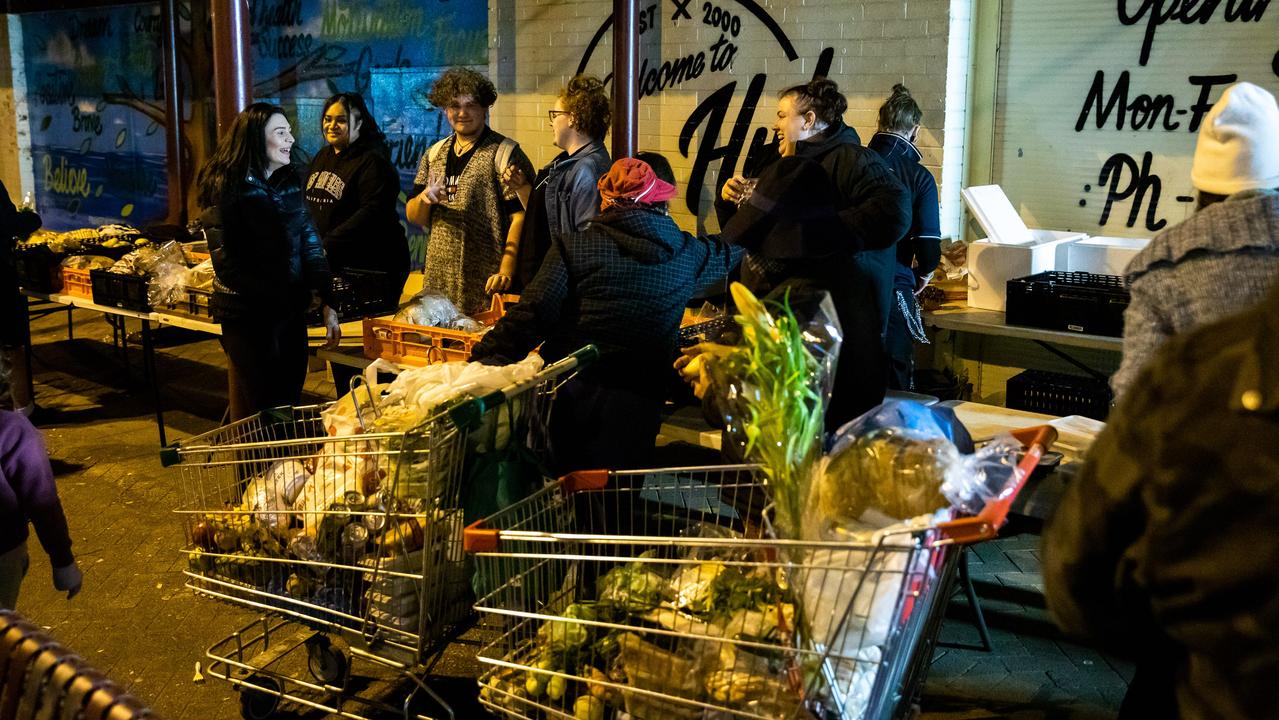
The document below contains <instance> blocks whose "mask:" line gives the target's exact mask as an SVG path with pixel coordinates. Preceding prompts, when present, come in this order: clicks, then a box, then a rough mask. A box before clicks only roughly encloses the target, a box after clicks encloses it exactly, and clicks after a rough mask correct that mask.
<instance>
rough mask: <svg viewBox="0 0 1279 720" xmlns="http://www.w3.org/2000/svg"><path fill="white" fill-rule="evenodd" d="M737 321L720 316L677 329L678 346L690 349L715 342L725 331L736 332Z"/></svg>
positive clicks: (729, 317)
mask: <svg viewBox="0 0 1279 720" xmlns="http://www.w3.org/2000/svg"><path fill="white" fill-rule="evenodd" d="M736 329H737V321H736V320H734V319H733V318H732V317H731V316H728V315H720V316H718V317H713V318H711V319H709V320H703V321H701V322H698V323H693V324H691V325H685V326H683V327H681V328H680V329H679V340H678V342H679V346H680V347H690V346H693V345H696V344H698V343H702V342H715V341H716V340H719V336H720V335H723V334H724V332H725V331H726V330H736Z"/></svg>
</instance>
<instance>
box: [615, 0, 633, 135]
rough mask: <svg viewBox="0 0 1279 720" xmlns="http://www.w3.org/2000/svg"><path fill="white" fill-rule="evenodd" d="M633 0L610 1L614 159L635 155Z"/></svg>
mask: <svg viewBox="0 0 1279 720" xmlns="http://www.w3.org/2000/svg"><path fill="white" fill-rule="evenodd" d="M637 20H638V17H637V15H636V0H613V159H617V158H624V157H631V156H633V155H634V154H635V143H636V136H637V135H638V134H639V122H638V120H639V94H638V91H637V89H636V88H637V85H636V82H635V75H636V74H637V73H638V72H639V29H638V22H637Z"/></svg>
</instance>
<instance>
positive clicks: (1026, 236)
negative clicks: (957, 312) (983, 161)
mask: <svg viewBox="0 0 1279 720" xmlns="http://www.w3.org/2000/svg"><path fill="white" fill-rule="evenodd" d="M960 195H961V196H962V197H963V199H964V204H965V205H966V206H967V207H968V210H969V211H970V212H972V214H973V217H975V218H976V219H977V222H978V224H980V225H981V227H982V230H984V231H985V232H986V238H985V239H984V240H978V241H977V242H975V243H972V244H971V245H969V246H968V306H969V307H974V308H981V309H983V310H998V311H1000V312H1003V311H1004V308H1005V299H1006V295H1007V292H1008V281H1009V280H1012V279H1013V278H1019V277H1025V276H1026V275H1034V274H1035V273H1041V272H1047V271H1049V270H1061V269H1065V268H1066V267H1067V266H1068V262H1069V253H1068V249H1069V246H1070V244H1071V243H1073V242H1075V241H1076V240H1080V239H1083V238H1086V237H1088V236H1087V234H1085V233H1080V232H1061V231H1056V230H1041V229H1038V228H1029V227H1026V223H1025V222H1023V221H1022V219H1021V216H1020V215H1018V214H1017V210H1016V209H1014V208H1013V205H1012V203H1011V202H1009V200H1008V196H1007V195H1005V194H1004V190H1003V188H1001V187H999V186H998V185H979V186H976V187H970V188H965V189H964V190H963V191H962V192H961V193H960Z"/></svg>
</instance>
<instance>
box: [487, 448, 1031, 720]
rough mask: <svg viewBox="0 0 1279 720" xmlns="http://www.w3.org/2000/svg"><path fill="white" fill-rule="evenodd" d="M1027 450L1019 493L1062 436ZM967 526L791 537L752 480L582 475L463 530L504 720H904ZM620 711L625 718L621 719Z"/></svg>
mask: <svg viewBox="0 0 1279 720" xmlns="http://www.w3.org/2000/svg"><path fill="white" fill-rule="evenodd" d="M1035 430H1036V432H1035V433H1033V434H1030V433H1028V434H1025V435H1024V436H1023V437H1021V439H1022V440H1023V442H1026V444H1027V447H1028V448H1029V450H1028V451H1027V453H1026V455H1025V458H1024V459H1023V461H1022V462H1021V463H1020V464H1019V466H1018V470H1017V473H1018V478H1017V480H1018V483H1017V486H1016V490H1019V489H1020V486H1021V483H1024V481H1025V478H1026V476H1027V475H1028V474H1029V472H1030V471H1031V470H1032V469H1033V468H1034V466H1035V464H1036V463H1037V462H1038V460H1039V456H1040V454H1042V452H1043V451H1044V449H1046V447H1047V445H1048V444H1049V443H1050V442H1051V439H1050V436H1051V434H1052V431H1051V429H1050V428H1049V429H1035ZM1015 492H1016V491H1015V490H1014V492H1013V493H1012V495H1009V496H1008V497H1005V498H1004V499H1001V500H998V501H992V502H990V503H987V505H986V507H985V508H984V509H983V510H982V512H981V513H979V514H978V515H976V516H972V517H965V518H960V519H957V520H951V521H948V522H942V523H932V522H929V521H928V520H927V519H926V518H925V519H923V520H920V521H915V522H914V523H913V524H912V523H907V524H904V525H898V526H893V527H890V528H886V529H884V530H881V531H877V532H867V533H866V534H864V535H850V536H849V537H848V538H847V539H846V540H842V539H841V541H839V542H809V541H793V540H781V539H777V538H776V537H774V536H773V535H772V533H771V531H770V530H769V524H768V522H767V516H768V515H767V513H766V512H764V511H763V510H764V508H766V507H767V504H768V502H769V497H768V494H767V487H766V485H765V484H764V480H763V474H762V472H761V471H759V470H758V469H757V468H756V467H754V466H748V465H742V466H714V467H697V468H670V469H660V470H642V471H633V472H606V471H596V472H587V473H573V474H571V475H569V476H566V477H564V478H561V479H560V481H559V482H558V483H556V484H554V485H549V486H547V487H546V488H544V489H543V490H542V491H540V492H539V493H537V494H535V495H532V496H530V497H528V498H527V499H525V500H524V501H522V502H520V503H518V504H516V505H513V506H511V507H510V508H508V509H506V510H504V511H502V512H499V513H497V514H494V515H492V516H490V517H489V518H486V519H485V520H483V521H479V522H477V523H475V524H473V525H471V526H470V527H468V528H467V529H466V533H465V543H466V549H467V552H469V553H473V554H474V555H475V556H476V562H477V574H476V578H475V582H476V586H477V587H476V593H477V597H478V600H477V602H476V609H477V610H479V611H480V613H481V616H482V618H484V620H485V622H486V624H487V625H488V626H490V627H492V628H493V629H494V630H495V631H496V633H497V637H496V639H495V640H493V641H492V642H491V643H490V644H489V645H487V646H486V647H485V648H484V649H483V650H482V651H481V653H480V659H481V661H482V662H483V663H485V664H486V665H487V668H486V670H485V671H484V672H483V673H482V675H481V677H480V680H479V682H480V699H481V702H482V703H484V704H485V705H486V706H487V707H488V708H489V709H490V710H492V711H494V712H496V713H498V714H502V715H505V716H508V717H514V718H528V719H529V720H537V719H540V718H572V719H573V720H604V718H609V717H630V718H634V719H643V720H654V719H658V718H660V719H661V720H668V719H669V720H681V719H689V720H693V719H698V720H710V719H712V718H713V719H715V720H720V719H726V718H760V719H764V718H767V719H770V720H771V719H773V718H822V719H825V718H843V719H851V718H876V719H878V718H897V717H904V716H906V714H908V713H909V712H910V705H911V703H912V702H913V701H914V700H915V693H916V691H917V688H918V687H919V686H920V685H921V684H922V681H923V676H924V674H925V672H926V669H927V662H928V658H929V656H930V655H931V645H932V643H933V641H934V639H935V636H936V633H937V630H938V627H939V625H940V620H941V616H942V614H943V609H944V605H945V601H946V599H947V597H948V593H949V587H950V581H951V578H952V577H953V573H954V569H955V566H956V563H957V557H958V555H959V552H958V551H959V550H960V549H961V548H959V547H957V546H959V545H962V544H965V543H971V542H976V541H979V540H983V539H988V538H991V537H993V536H994V534H995V531H996V529H997V528H998V527H999V525H1000V524H1002V522H1003V520H1004V518H1005V516H1006V515H1007V512H1008V508H1009V506H1010V505H1011V503H1012V500H1013V496H1015ZM623 713H625V715H623Z"/></svg>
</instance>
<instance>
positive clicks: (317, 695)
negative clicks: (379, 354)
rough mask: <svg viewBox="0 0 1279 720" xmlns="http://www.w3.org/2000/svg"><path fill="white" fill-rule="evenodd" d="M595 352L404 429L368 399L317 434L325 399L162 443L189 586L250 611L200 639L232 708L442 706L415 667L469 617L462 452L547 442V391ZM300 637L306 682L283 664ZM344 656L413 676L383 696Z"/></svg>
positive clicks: (254, 714) (260, 711)
mask: <svg viewBox="0 0 1279 720" xmlns="http://www.w3.org/2000/svg"><path fill="white" fill-rule="evenodd" d="M595 352H596V351H595V349H594V347H591V346H588V347H587V348H584V349H582V350H580V351H578V352H577V353H574V354H573V355H571V356H569V357H567V358H565V359H564V360H561V361H559V362H557V363H554V364H552V365H549V366H547V367H545V368H543V369H542V370H541V371H540V372H538V373H537V374H535V375H534V376H532V377H531V378H529V379H527V380H525V381H523V382H519V383H516V384H514V385H511V386H509V387H506V388H503V389H502V390H500V391H497V392H493V393H490V394H488V395H485V396H483V397H477V398H469V397H468V398H464V399H460V400H458V401H455V402H453V403H449V404H446V405H445V406H443V407H441V408H440V409H439V410H438V411H437V412H436V413H435V414H434V415H433V416H432V417H429V418H427V419H426V420H424V421H422V422H420V423H419V424H417V425H416V426H415V427H413V428H412V429H409V430H407V431H404V432H379V431H378V429H379V425H378V424H377V422H376V421H374V420H373V418H372V416H371V415H370V411H371V410H373V409H375V407H376V403H368V402H367V401H366V402H365V403H364V406H363V407H361V405H360V403H358V402H357V403H356V405H355V408H354V412H355V414H356V415H357V416H358V418H359V419H360V423H361V424H362V425H364V424H368V427H367V428H365V432H363V433H360V434H354V435H346V436H340V437H334V436H329V435H327V434H326V432H325V417H324V412H325V409H326V408H332V407H333V404H330V405H327V406H324V407H321V406H311V407H296V408H278V409H275V410H271V411H266V412H262V413H259V414H258V415H255V416H253V417H251V418H247V419H245V420H241V421H238V422H236V423H232V424H230V425H227V426H224V427H222V428H219V429H217V430H214V431H211V432H209V433H206V434H204V435H200V436H197V437H194V438H191V439H190V440H187V441H185V442H183V443H181V444H180V445H178V446H177V447H175V448H170V449H167V450H166V451H164V452H162V459H163V460H164V462H165V463H166V464H176V465H177V466H178V467H179V468H180V469H181V471H182V473H181V474H182V496H181V503H182V504H181V506H180V507H179V509H178V511H177V512H178V513H179V514H180V515H181V516H182V519H183V525H184V529H185V531H186V543H187V544H186V547H185V548H184V552H186V553H187V555H188V565H189V567H188V569H187V570H185V574H186V576H187V578H188V580H187V587H189V588H191V589H192V590H194V591H195V592H196V593H197V594H200V595H204V596H208V597H212V598H216V599H219V600H223V601H226V602H229V603H232V604H235V605H239V606H244V607H248V608H252V609H254V610H258V611H263V612H264V615H263V617H262V618H261V619H259V620H257V621H255V622H253V623H251V624H249V625H248V626H246V627H244V628H243V629H241V630H240V631H238V632H236V633H234V634H232V635H231V636H229V637H227V638H226V639H224V640H223V641H221V642H219V643H217V644H216V645H214V646H213V647H212V648H210V649H209V651H208V657H209V658H210V660H211V661H212V662H211V665H210V668H209V670H210V674H211V675H213V676H214V677H218V678H221V679H224V680H228V681H230V682H231V683H232V684H234V685H236V686H237V687H239V688H240V689H241V696H240V697H241V710H242V711H243V714H244V716H245V717H246V718H266V717H270V716H271V715H273V714H274V713H275V711H276V710H277V709H278V706H279V704H280V702H281V700H290V701H293V702H295V703H297V704H299V705H303V706H305V707H309V708H316V709H321V710H325V711H327V712H331V713H335V714H337V715H340V716H342V717H350V718H360V717H363V715H361V714H358V713H359V712H360V711H362V710H367V709H369V708H377V709H382V710H386V709H391V710H394V711H395V712H399V713H401V714H402V715H403V717H405V718H410V717H422V716H419V715H414V714H412V713H411V712H410V709H409V708H410V704H411V703H412V702H413V700H414V697H415V696H416V695H417V693H418V691H419V690H420V691H422V692H424V693H425V694H427V695H429V696H430V697H431V698H432V699H434V700H435V701H436V702H437V703H438V704H440V705H441V706H442V707H443V708H444V710H445V711H446V712H447V714H448V715H450V716H452V711H451V709H449V708H448V706H447V704H445V703H444V702H443V701H442V700H441V699H440V698H439V697H438V696H437V695H436V694H435V693H434V692H433V691H432V690H431V688H430V687H428V686H427V685H426V684H425V683H424V682H423V680H422V678H421V677H420V676H419V675H418V674H417V672H416V670H417V669H418V668H420V667H421V666H422V665H423V664H424V663H425V661H426V659H427V658H428V657H429V656H430V654H431V653H433V652H434V651H435V649H437V648H438V646H439V645H440V641H441V640H442V639H444V638H446V637H448V636H449V635H450V634H452V633H453V632H455V631H456V630H458V629H460V628H459V626H460V622H461V621H462V620H464V619H466V618H467V617H469V616H470V614H471V594H470V584H469V571H468V568H467V564H466V562H465V560H466V558H465V555H464V553H463V551H462V544H461V536H462V525H463V504H462V499H463V492H462V490H463V489H462V487H461V486H462V482H461V480H462V473H463V465H464V462H465V461H466V459H467V457H468V456H470V455H472V454H473V451H477V450H478V451H487V450H492V449H494V448H495V447H505V445H506V444H507V443H524V444H526V445H527V446H529V448H530V449H531V450H534V451H539V450H545V449H546V444H545V438H546V427H547V425H548V424H549V420H550V412H551V406H552V399H553V396H554V394H555V390H556V389H557V388H558V386H559V384H560V383H561V382H562V381H563V380H565V379H567V377H568V375H569V373H571V372H573V371H574V370H575V369H576V368H577V367H579V366H580V365H581V364H583V363H585V362H588V361H589V360H591V359H592V358H593V357H594V356H595ZM352 394H353V395H354V396H355V397H356V398H359V397H361V395H362V396H363V397H365V398H368V399H371V392H370V391H369V390H367V389H359V388H357V389H356V390H354V391H353V393H352ZM366 418H367V420H366ZM477 442H478V443H480V444H482V445H483V444H486V443H487V446H486V447H479V448H476V447H473V445H474V444H475V443H477ZM303 648H304V649H305V654H306V660H307V662H306V668H307V671H309V674H310V675H311V676H312V678H313V679H314V682H311V681H310V680H308V679H306V678H305V677H302V676H303V675H304V674H305V673H303V672H302V671H298V672H290V671H287V670H285V669H282V668H287V667H288V666H289V664H290V663H289V661H287V660H286V658H288V657H290V656H291V654H292V653H293V652H294V651H300V650H301V649H303ZM299 655H300V652H299ZM351 658H359V659H361V660H366V661H371V662H373V663H376V664H377V665H380V666H382V667H385V668H390V669H391V670H392V671H394V672H396V673H398V674H399V675H402V676H403V677H404V678H406V679H409V680H411V681H412V682H413V683H414V686H415V687H414V689H413V691H412V692H411V693H410V694H409V695H408V697H406V698H404V701H403V704H402V706H400V707H397V708H390V707H389V706H388V705H386V704H385V703H382V702H380V701H375V700H371V699H368V698H363V697H360V696H359V695H356V694H354V693H349V692H347V691H346V690H345V688H346V686H347V685H348V682H349V680H350V678H351V668H350V659H351Z"/></svg>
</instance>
